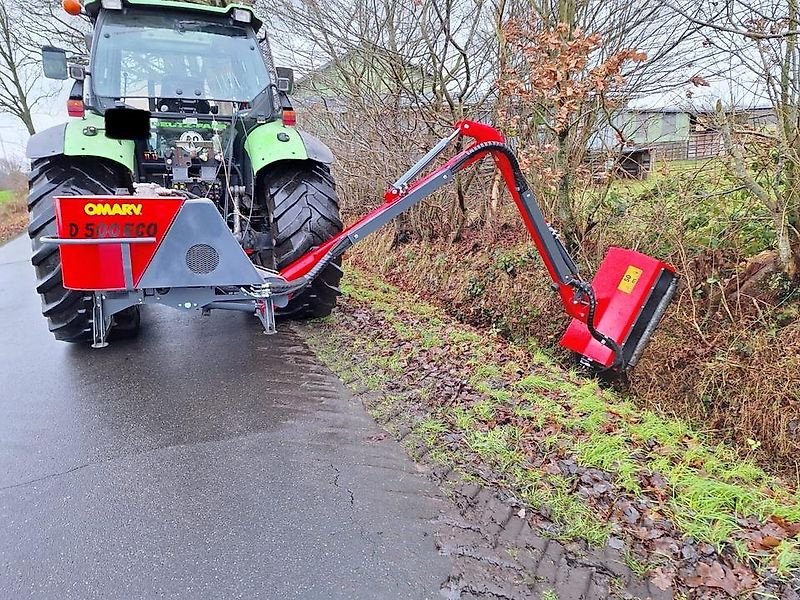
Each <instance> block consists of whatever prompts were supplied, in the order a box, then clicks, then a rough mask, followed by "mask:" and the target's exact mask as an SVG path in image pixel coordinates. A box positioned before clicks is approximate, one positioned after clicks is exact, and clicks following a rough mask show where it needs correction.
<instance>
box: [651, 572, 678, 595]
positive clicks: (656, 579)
mask: <svg viewBox="0 0 800 600" xmlns="http://www.w3.org/2000/svg"><path fill="white" fill-rule="evenodd" d="M674 580H675V571H673V570H672V569H670V568H669V567H658V568H657V569H653V571H652V572H651V573H650V581H651V582H652V583H653V585H654V586H656V587H657V588H658V589H660V590H661V591H662V592H666V591H667V590H668V589H670V588H671V587H672V582H673V581H674Z"/></svg>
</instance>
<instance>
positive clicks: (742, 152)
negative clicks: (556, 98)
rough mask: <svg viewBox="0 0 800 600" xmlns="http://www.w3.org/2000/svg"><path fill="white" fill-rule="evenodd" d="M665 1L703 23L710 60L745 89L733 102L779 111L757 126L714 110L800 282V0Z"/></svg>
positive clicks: (733, 160)
mask: <svg viewBox="0 0 800 600" xmlns="http://www.w3.org/2000/svg"><path fill="white" fill-rule="evenodd" d="M666 5H667V6H668V7H669V8H671V9H672V10H674V11H675V13H676V14H679V15H681V16H682V17H684V18H686V19H687V20H689V21H691V22H692V23H694V24H695V25H696V26H698V27H699V28H700V30H701V31H702V33H703V47H704V48H706V49H707V51H708V54H709V58H708V60H709V61H713V62H712V65H713V64H716V65H717V68H718V70H725V71H728V73H730V75H729V77H731V79H733V78H735V79H736V81H737V82H738V84H739V85H738V88H739V89H742V88H743V87H744V88H745V89H746V92H745V93H744V94H740V95H746V96H747V97H739V98H734V99H733V102H732V104H734V105H735V104H736V103H739V104H741V105H742V106H740V107H738V108H746V107H748V106H752V105H760V106H763V105H768V106H770V107H771V108H772V111H773V112H774V115H775V126H774V127H759V128H755V127H753V126H751V125H748V124H747V123H741V122H738V121H737V120H736V119H734V118H731V115H732V114H733V113H734V112H735V110H736V108H737V106H728V107H726V106H723V105H722V104H720V105H719V106H718V108H717V115H718V119H719V121H720V126H721V129H722V134H723V135H722V139H723V141H724V144H725V147H726V151H727V154H728V158H729V160H728V165H729V166H730V169H731V172H732V173H733V174H734V175H735V176H736V177H737V178H738V179H739V180H740V181H741V182H742V184H743V186H744V187H745V188H746V189H747V190H748V191H749V192H750V193H752V194H753V196H754V197H756V198H757V199H759V200H760V201H761V202H762V203H763V204H764V206H766V208H767V209H768V210H769V212H770V214H771V216H772V221H773V224H774V229H775V236H776V244H777V249H778V255H779V259H780V263H781V265H782V267H783V269H784V271H785V273H786V274H787V275H788V276H789V277H790V278H792V279H794V280H796V281H797V280H800V47H798V43H797V42H798V39H797V38H798V30H799V29H800V27H798V0H787V1H786V2H767V1H756V2H750V1H743V0H726V1H725V2H710V3H709V2H703V3H698V5H697V6H699V10H697V11H695V12H691V13H690V12H689V11H688V10H687V8H686V5H685V4H681V3H678V2H667V3H666ZM691 6H692V7H694V6H695V4H694V3H693V4H692V5H691Z"/></svg>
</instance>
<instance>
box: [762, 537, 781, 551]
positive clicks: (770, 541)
mask: <svg viewBox="0 0 800 600" xmlns="http://www.w3.org/2000/svg"><path fill="white" fill-rule="evenodd" d="M758 543H759V544H760V545H761V546H763V547H764V548H775V547H776V546H778V545H780V543H781V540H780V538H777V537H775V536H774V535H765V536H764V537H762V538H761V539H760V540H758Z"/></svg>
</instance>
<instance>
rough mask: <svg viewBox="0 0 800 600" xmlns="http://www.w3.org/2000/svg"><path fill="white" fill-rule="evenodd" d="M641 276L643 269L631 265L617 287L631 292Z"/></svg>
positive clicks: (628, 292)
mask: <svg viewBox="0 0 800 600" xmlns="http://www.w3.org/2000/svg"><path fill="white" fill-rule="evenodd" d="M641 276H642V270H641V269H639V268H637V267H634V266H633V265H631V266H629V267H628V269H627V271H625V275H623V276H622V280H621V281H620V282H619V285H618V286H617V289H618V290H620V291H622V292H625V293H626V294H630V293H631V292H632V291H633V288H634V287H635V286H636V282H637V281H639V278H640V277H641Z"/></svg>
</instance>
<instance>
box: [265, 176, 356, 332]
mask: <svg viewBox="0 0 800 600" xmlns="http://www.w3.org/2000/svg"><path fill="white" fill-rule="evenodd" d="M263 183H264V185H263V186H262V189H263V190H264V193H265V194H266V195H267V198H266V200H267V206H268V207H269V210H270V212H271V214H272V216H273V228H274V229H273V231H274V234H275V260H276V263H277V266H278V268H279V269H281V268H283V267H285V266H286V265H288V264H290V263H291V262H293V261H295V260H297V259H298V258H300V257H301V256H302V255H303V254H305V253H306V252H308V251H309V250H310V249H311V248H313V247H315V246H319V245H320V244H322V243H323V242H325V241H326V240H329V239H330V238H332V237H333V236H335V235H336V234H337V233H339V232H340V231H341V230H342V222H341V220H340V219H339V198H338V196H337V195H336V184H335V183H334V181H333V177H332V176H331V173H330V170H329V169H328V168H327V167H326V166H324V165H321V164H319V163H312V162H307V163H283V164H279V165H276V166H275V167H274V168H273V169H271V170H270V171H269V172H268V173H267V174H266V176H265V177H264V182H263ZM341 278H342V267H341V259H336V261H334V262H332V263H331V264H330V265H328V266H327V267H326V268H325V270H323V271H322V273H320V275H319V277H317V278H316V279H315V280H314V282H313V283H311V285H309V286H308V287H307V288H306V289H305V290H304V291H303V292H302V293H301V294H299V295H297V296H295V297H294V298H292V299H291V300H290V301H289V304H288V306H286V307H285V308H282V309H278V311H277V313H278V315H279V316H285V317H292V318H297V319H305V318H315V317H325V316H327V315H329V314H331V311H332V310H333V307H334V306H336V298H337V297H338V296H339V295H340V294H341V292H340V291H339V281H340V280H341Z"/></svg>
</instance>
